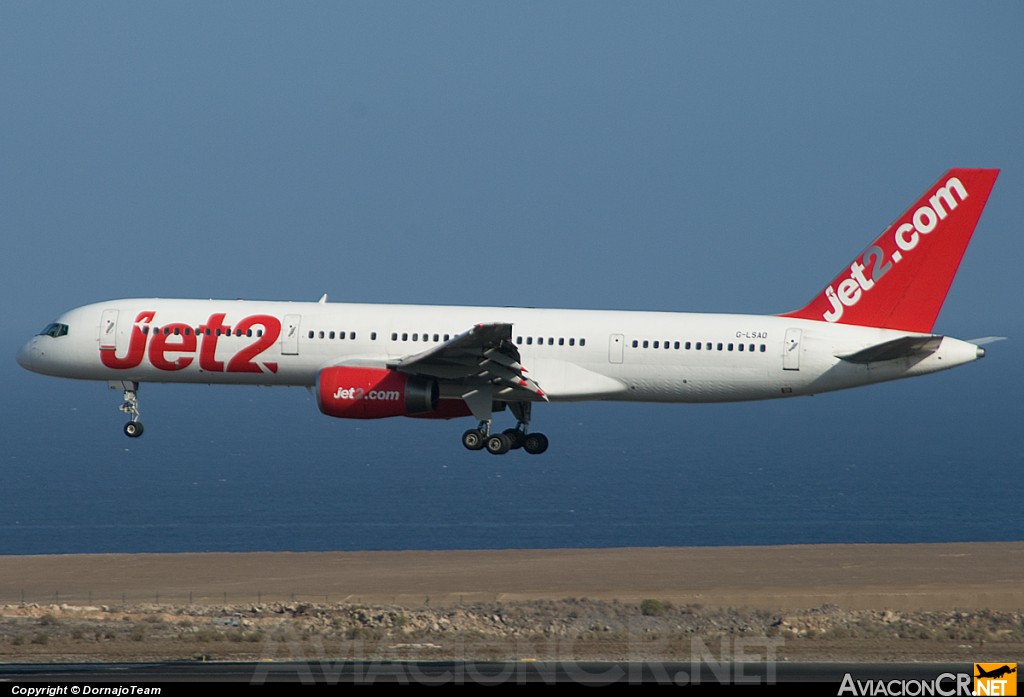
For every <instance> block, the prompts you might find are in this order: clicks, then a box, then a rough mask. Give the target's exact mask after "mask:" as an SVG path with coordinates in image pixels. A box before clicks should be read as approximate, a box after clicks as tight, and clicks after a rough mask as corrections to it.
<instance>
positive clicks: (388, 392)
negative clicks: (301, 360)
mask: <svg viewBox="0 0 1024 697" xmlns="http://www.w3.org/2000/svg"><path fill="white" fill-rule="evenodd" d="M316 401H317V404H318V405H319V407H320V411H322V412H323V413H324V414H327V415H328V416H337V417H339V418H343V419H382V418H384V417H387V416H415V415H418V414H426V413H429V412H432V411H434V410H435V409H437V402H438V389H437V380H434V379H433V378H426V377H421V376H418V375H406V374H405V373H399V372H397V371H395V370H385V369H383V368H348V367H343V366H342V367H337V368H324V369H323V370H321V371H320V375H318V376H317V381H316Z"/></svg>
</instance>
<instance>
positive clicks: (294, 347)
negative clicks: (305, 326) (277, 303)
mask: <svg viewBox="0 0 1024 697" xmlns="http://www.w3.org/2000/svg"><path fill="white" fill-rule="evenodd" d="M301 320H302V316H301V315H285V316H284V322H283V323H282V325H283V326H282V327H281V355H282V356H298V355H299V323H300V322H301Z"/></svg>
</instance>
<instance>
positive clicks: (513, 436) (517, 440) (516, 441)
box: [504, 428, 526, 450]
mask: <svg viewBox="0 0 1024 697" xmlns="http://www.w3.org/2000/svg"><path fill="white" fill-rule="evenodd" d="M504 434H505V435H506V436H508V437H509V440H510V441H512V450H519V448H521V447H523V441H524V440H525V439H526V436H525V434H524V433H523V432H522V431H520V430H519V429H518V428H506V429H505V431H504Z"/></svg>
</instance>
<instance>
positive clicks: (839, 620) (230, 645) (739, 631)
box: [0, 598, 1024, 664]
mask: <svg viewBox="0 0 1024 697" xmlns="http://www.w3.org/2000/svg"><path fill="white" fill-rule="evenodd" d="M1021 655H1024V612H1021V611H1016V612H996V611H930V612H925V611H893V610H844V609H843V608H840V607H838V606H835V605H826V606H823V607H819V608H816V609H811V610H803V611H799V612H788V613H772V612H769V611H765V610H751V609H735V608H714V607H704V606H701V605H696V604H688V605H674V604H672V603H670V602H667V601H662V600H658V599H655V598H651V599H647V600H643V601H642V602H639V603H630V602H618V601H604V600H587V599H565V600H558V601H546V600H536V601H520V602H494V603H480V604H465V605H461V606H456V607H444V608H432V607H430V606H429V605H424V606H420V607H397V606H387V605H358V604H327V603H324V604H317V603H306V602H281V603H262V604H245V605H195V606H192V605H158V604H149V605H126V606H83V605H41V604H32V603H29V604H9V605H3V606H0V663H8V664H10V663H27V662H71V661H130V662H139V661H142V662H145V661H157V660H160V661H166V660H231V661H238V660H313V661H339V660H401V659H418V660H443V659H453V660H462V659H512V660H514V659H538V660H563V661H569V660H589V659H614V660H693V659H702V660H706V661H725V660H764V659H768V660H816V661H840V660H843V661H845V660H852V661H943V660H948V661H964V662H973V661H982V660H992V661H1005V660H1012V659H1014V658H1015V657H1019V656H1021Z"/></svg>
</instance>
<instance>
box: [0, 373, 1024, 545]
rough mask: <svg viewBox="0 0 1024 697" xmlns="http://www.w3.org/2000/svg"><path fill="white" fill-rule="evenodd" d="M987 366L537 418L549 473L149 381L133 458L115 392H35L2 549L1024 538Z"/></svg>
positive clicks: (14, 436)
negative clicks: (868, 384)
mask: <svg viewBox="0 0 1024 697" xmlns="http://www.w3.org/2000/svg"><path fill="white" fill-rule="evenodd" d="M980 368H984V364H982V365H981V366H978V367H977V368H975V367H973V366H972V367H967V368H962V369H960V370H959V371H953V373H951V374H943V375H937V376H930V377H928V378H925V379H920V380H912V381H906V382H902V383H893V384H889V385H880V386H875V387H872V388H865V389H861V390H855V391H851V392H846V393H837V394H832V395H822V396H818V397H813V398H800V399H796V400H792V401H775V402H766V403H755V404H740V405H627V404H579V405H573V404H556V405H541V406H539V407H537V408H536V409H535V410H534V411H535V429H536V430H542V431H544V432H546V433H547V434H548V435H549V437H550V438H551V441H552V445H551V448H550V450H549V451H548V452H547V453H546V454H544V455H542V456H536V457H535V456H528V455H526V454H525V453H524V452H522V451H520V452H513V453H510V454H508V455H505V456H493V455H489V454H487V453H486V452H475V453H472V452H468V451H466V450H464V449H463V448H462V446H461V444H460V442H459V436H460V434H461V433H462V431H463V430H465V429H466V428H468V427H470V426H471V425H472V422H471V421H469V420H465V419H463V420H456V421H448V422H444V421H439V422H427V421H421V420H414V419H391V420H383V421H375V422H357V421H341V420H336V419H331V418H328V417H325V416H322V415H320V414H319V412H318V411H317V409H316V405H315V402H314V401H313V399H312V398H311V397H310V396H309V394H308V393H307V392H306V391H305V390H302V389H296V388H246V387H205V386H180V385H144V386H143V390H142V391H141V393H140V397H141V400H142V416H143V421H144V423H145V425H146V433H145V435H144V436H143V437H142V438H140V439H137V440H129V439H127V438H125V437H124V436H123V435H122V434H121V430H120V429H121V425H122V423H123V420H124V419H123V417H122V416H121V415H120V414H119V413H117V410H116V407H117V405H118V404H119V403H120V394H119V393H117V392H113V391H109V390H107V388H106V386H105V385H102V384H99V383H79V382H74V381H63V380H56V379H50V378H43V377H39V376H31V375H27V376H26V377H25V379H24V380H19V382H18V387H17V389H15V390H9V391H8V395H7V396H8V399H7V401H6V402H5V405H6V406H5V409H4V412H3V418H4V423H3V426H2V428H3V434H4V435H3V439H4V453H5V462H4V471H3V481H2V487H3V495H2V499H0V554H52V553H78V552H184V551H256V550H290V551H308V550H398V549H504V548H559V547H629V546H678V545H775V544H800V543H827V542H855V543H856V542H882V543H885V542H940V541H982V540H1019V539H1024V524H1022V522H1021V516H1020V514H1019V512H1020V507H1019V500H1020V495H1019V491H1018V488H1019V486H1020V481H1021V478H1020V472H1021V471H1022V466H1024V434H1022V431H1024V427H1022V424H1021V423H1020V421H1021V419H1020V415H1021V410H1020V409H1019V408H1018V407H1017V403H1016V397H1015V395H1014V394H1013V393H1012V391H1008V390H1005V389H1003V385H1004V384H1005V381H1006V380H1007V379H1008V376H1006V375H1005V374H999V373H998V371H989V372H988V373H985V372H983V371H982V370H980ZM972 371H973V372H972ZM1009 379H1015V378H1014V377H1013V376H1009ZM26 385H27V386H28V387H25V388H24V392H21V393H19V392H18V390H21V389H23V388H22V386H26ZM498 418H499V424H500V426H501V427H503V428H504V427H505V426H508V425H511V417H510V416H509V415H508V414H507V413H506V414H503V415H499V416H498ZM506 421H507V422H509V423H506Z"/></svg>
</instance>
